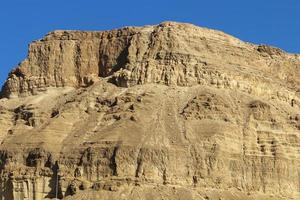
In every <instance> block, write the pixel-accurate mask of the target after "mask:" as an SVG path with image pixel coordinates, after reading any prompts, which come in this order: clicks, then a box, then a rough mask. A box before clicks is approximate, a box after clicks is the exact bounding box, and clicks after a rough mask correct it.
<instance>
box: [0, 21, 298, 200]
mask: <svg viewBox="0 0 300 200" xmlns="http://www.w3.org/2000/svg"><path fill="white" fill-rule="evenodd" d="M299 77H300V56H299V55H296V54H289V53H286V52H284V51H282V50H280V49H278V48H275V47H270V46H266V45H254V44H250V43H245V42H243V41H240V40H239V39H237V38H234V37H232V36H229V35H227V34H225V33H223V32H220V31H215V30H210V29H206V28H200V27H196V26H194V25H190V24H182V23H175V22H165V23H162V24H159V25H157V26H145V27H126V28H123V29H118V30H112V31H102V32H83V31H55V32H52V33H49V34H48V35H47V36H45V38H43V39H41V40H39V41H35V42H33V43H32V44H31V45H30V46H29V52H28V57H27V58H26V59H25V61H23V62H22V63H21V64H20V65H19V66H18V67H17V68H15V69H14V70H12V72H11V73H10V74H9V77H8V79H7V81H6V83H5V85H4V86H3V88H2V91H1V99H0V121H1V123H0V142H1V145H0V171H1V177H0V197H1V199H3V200H8V199H35V200H39V199H47V198H50V199H51V198H55V197H58V198H66V199H213V200H214V199H216V200H219V199H299V198H300V94H299V93H300V86H299V85H300V84H299V83H300V81H299V80H300V79H299Z"/></svg>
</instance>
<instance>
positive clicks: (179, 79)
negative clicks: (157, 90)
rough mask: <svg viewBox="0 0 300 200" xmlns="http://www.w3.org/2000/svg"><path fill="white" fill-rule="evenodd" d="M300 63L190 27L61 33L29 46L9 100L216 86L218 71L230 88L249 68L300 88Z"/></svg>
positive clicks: (13, 76)
mask: <svg viewBox="0 0 300 200" xmlns="http://www.w3.org/2000/svg"><path fill="white" fill-rule="evenodd" d="M299 63H300V58H299V56H298V55H288V54H285V53H284V52H283V51H282V50H280V49H277V48H273V47H268V46H255V45H251V44H247V43H244V42H242V41H240V40H238V39H236V38H234V37H232V36H229V35H226V34H224V33H222V32H219V31H214V30H209V29H204V28H200V27H196V26H193V25H189V24H179V23H173V22H166V23H162V24H160V25H158V26H148V27H141V28H137V27H128V28H123V29H120V30H114V31H104V32H79V31H54V32H52V33H49V34H48V35H47V36H46V37H45V38H43V39H41V40H39V41H36V42H33V43H32V44H31V45H30V46H29V53H28V58H27V59H26V60H25V61H23V62H22V63H21V64H20V66H18V67H17V68H16V69H14V70H13V71H12V72H11V73H10V75H9V78H8V80H7V82H6V83H5V85H4V88H3V96H6V97H9V96H20V95H21V96H24V95H29V94H36V93H37V92H39V91H45V90H46V89H47V87H63V86H72V87H80V86H89V85H91V84H92V83H93V82H94V81H96V80H97V77H110V79H111V82H113V83H115V84H117V85H118V86H124V87H128V86H132V85H136V84H144V83H161V84H166V85H178V86H191V85H196V84H201V83H202V82H206V81H209V82H214V81H216V78H215V77H213V76H214V75H216V76H218V70H220V69H219V68H221V69H223V70H226V72H227V73H228V74H223V78H224V80H223V82H226V84H229V85H232V84H233V85H234V83H232V82H230V81H231V79H232V78H231V77H230V76H231V75H236V74H233V73H237V74H239V75H240V77H239V78H240V79H241V80H243V79H245V77H243V75H244V73H243V72H242V71H243V68H250V69H252V70H259V73H261V76H262V77H263V76H264V75H265V76H268V75H269V74H270V73H271V74H273V75H274V77H276V78H278V79H280V80H286V81H287V83H289V84H291V85H292V86H297V85H299V84H298V83H299V82H298V79H297V78H296V77H297V76H299V70H297V68H298V67H299ZM205 72H207V73H205ZM241 72H242V73H241ZM254 73H255V71H254ZM205 76H210V77H205ZM249 78H251V77H249ZM253 81H255V80H253ZM216 84H217V83H216ZM219 84H223V83H219Z"/></svg>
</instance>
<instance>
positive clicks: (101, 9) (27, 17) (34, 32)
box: [0, 0, 300, 85]
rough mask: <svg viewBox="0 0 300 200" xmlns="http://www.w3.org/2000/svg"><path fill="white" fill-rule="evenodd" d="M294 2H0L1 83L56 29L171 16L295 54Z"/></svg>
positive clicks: (298, 29) (299, 30) (299, 47)
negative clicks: (29, 50)
mask: <svg viewBox="0 0 300 200" xmlns="http://www.w3.org/2000/svg"><path fill="white" fill-rule="evenodd" d="M299 9H300V1H299V0H102V1H101V0H48V1H47V0H1V1H0V25H1V30H0V85H2V84H3V81H4V80H5V78H6V76H7V74H8V72H9V71H10V70H11V69H12V68H13V67H15V66H16V65H17V64H18V63H19V62H20V61H22V60H23V59H24V58H25V57H26V55H27V47H28V44H29V43H30V42H31V41H33V40H36V39H39V38H42V37H43V36H44V35H45V34H46V33H47V32H49V31H52V30H55V29H78V30H107V29H112V28H118V27H122V26H129V25H135V26H140V25H145V24H158V23H160V22H162V21H167V20H172V21H179V22H189V23H193V24H196V25H199V26H205V27H209V28H213V29H219V30H222V31H224V32H227V33H229V34H232V35H234V36H236V37H238V38H240V39H242V40H244V41H249V42H253V43H264V44H270V45H274V46H278V47H280V48H282V49H284V50H286V51H289V52H293V53H297V52H298V53H300V39H299V37H300V11H299Z"/></svg>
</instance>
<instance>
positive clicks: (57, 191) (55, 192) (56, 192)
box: [45, 161, 63, 199]
mask: <svg viewBox="0 0 300 200" xmlns="http://www.w3.org/2000/svg"><path fill="white" fill-rule="evenodd" d="M51 169H52V172H53V174H52V176H51V179H50V181H49V187H50V188H51V190H50V192H49V193H48V194H47V196H45V198H58V199H62V198H63V194H62V191H61V187H60V176H59V174H58V172H59V166H58V163H57V161H56V162H55V164H54V165H53V166H52V167H51Z"/></svg>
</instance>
